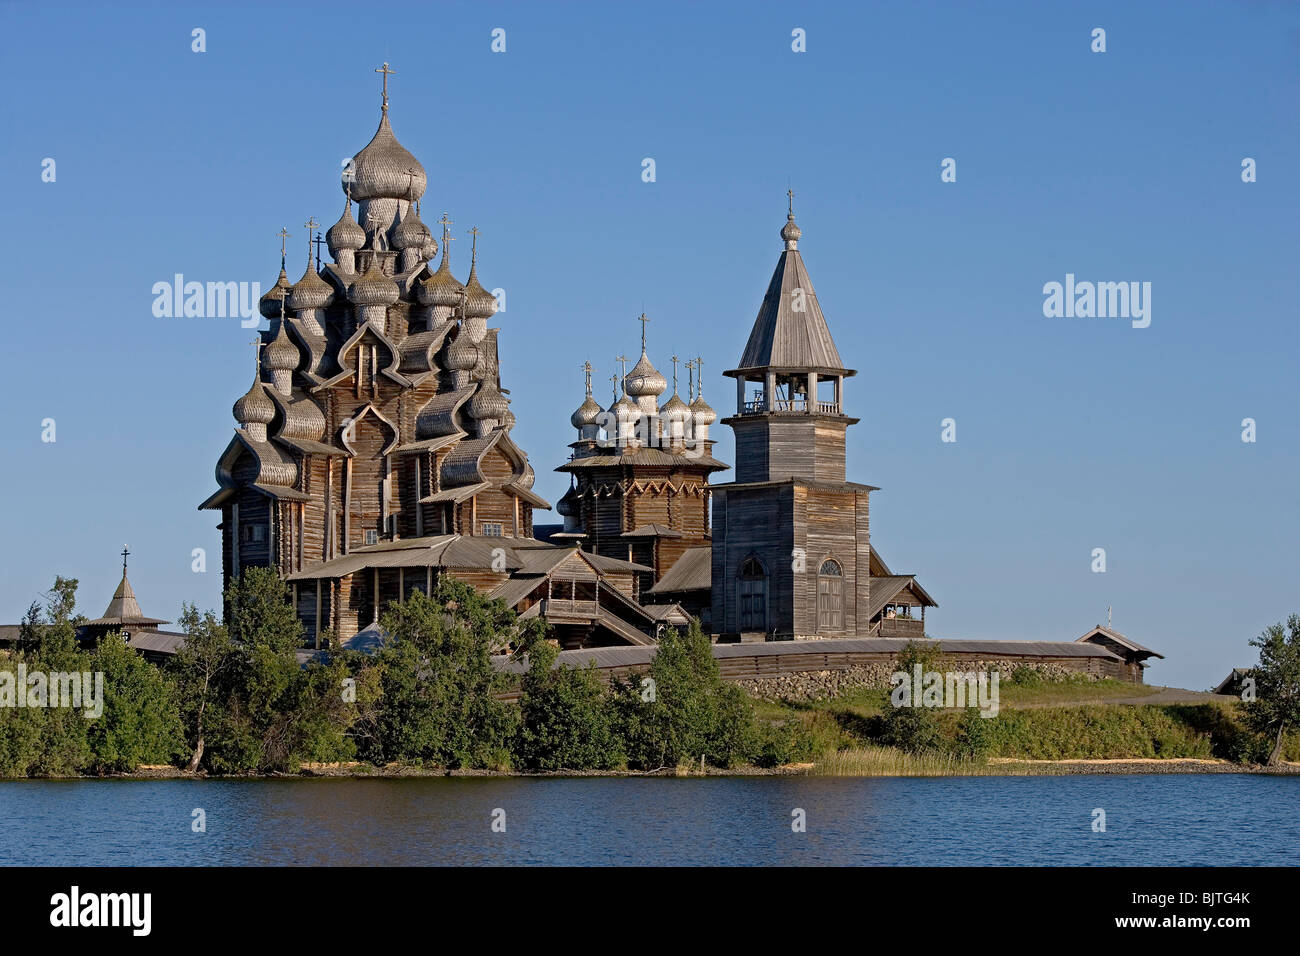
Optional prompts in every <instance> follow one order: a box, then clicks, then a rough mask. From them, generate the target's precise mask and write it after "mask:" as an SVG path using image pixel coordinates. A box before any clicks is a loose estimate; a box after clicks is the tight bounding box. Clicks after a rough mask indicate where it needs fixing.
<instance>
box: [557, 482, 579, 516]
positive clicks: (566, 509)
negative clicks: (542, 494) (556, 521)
mask: <svg viewBox="0 0 1300 956" xmlns="http://www.w3.org/2000/svg"><path fill="white" fill-rule="evenodd" d="M581 501H582V495H580V494H578V489H577V488H575V487H574V486H573V485H570V486H569V490H568V491H566V492H565V493H564V497H563V498H561V499H560V500H559V501H557V502H556V503H555V513H556V514H558V515H560V516H561V517H562V518H572V517H573V516H574V515H576V514H577V513H578V506H579V504H580V503H581Z"/></svg>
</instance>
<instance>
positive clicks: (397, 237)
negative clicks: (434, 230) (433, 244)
mask: <svg viewBox="0 0 1300 956" xmlns="http://www.w3.org/2000/svg"><path fill="white" fill-rule="evenodd" d="M429 238H430V235H429V227H428V226H426V225H425V224H424V223H422V222H421V221H420V214H419V213H418V212H417V211H416V209H415V206H414V205H409V206H407V207H406V215H405V216H403V217H402V221H401V222H399V223H398V224H397V228H396V229H394V230H393V248H394V249H396V250H397V251H398V252H402V251H404V250H406V249H420V250H423V249H424V246H425V243H427V242H428V240H429Z"/></svg>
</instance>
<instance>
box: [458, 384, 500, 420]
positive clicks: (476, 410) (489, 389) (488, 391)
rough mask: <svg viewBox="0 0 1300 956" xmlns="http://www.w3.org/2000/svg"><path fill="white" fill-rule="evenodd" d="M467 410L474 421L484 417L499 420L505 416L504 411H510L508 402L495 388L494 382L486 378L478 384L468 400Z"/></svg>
mask: <svg viewBox="0 0 1300 956" xmlns="http://www.w3.org/2000/svg"><path fill="white" fill-rule="evenodd" d="M468 411H469V417H470V418H472V419H474V420H475V421H482V420H483V419H485V418H494V419H496V420H498V421H500V420H501V419H504V418H505V417H506V412H508V411H510V404H509V403H508V402H507V401H506V397H505V396H504V395H502V394H501V392H500V391H498V390H497V387H496V384H495V383H493V382H492V380H491V379H488V380H487V381H485V382H483V383H481V384H480V385H479V387H478V391H477V392H475V393H474V397H473V398H471V399H470V400H469V408H468Z"/></svg>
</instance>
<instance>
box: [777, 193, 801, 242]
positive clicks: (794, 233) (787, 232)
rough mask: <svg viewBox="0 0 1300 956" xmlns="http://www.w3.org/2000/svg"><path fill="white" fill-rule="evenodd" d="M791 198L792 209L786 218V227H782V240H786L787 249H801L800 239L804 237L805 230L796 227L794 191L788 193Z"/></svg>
mask: <svg viewBox="0 0 1300 956" xmlns="http://www.w3.org/2000/svg"><path fill="white" fill-rule="evenodd" d="M787 195H788V196H789V197H790V208H789V211H788V212H787V213H786V216H785V225H784V226H782V227H781V238H782V239H784V240H785V247H786V248H787V249H797V248H799V237H800V236H802V235H803V230H802V229H800V228H799V227H798V226H796V225H795V222H794V191H793V190H791V191H790V192H788V193H787Z"/></svg>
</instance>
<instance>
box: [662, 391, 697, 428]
mask: <svg viewBox="0 0 1300 956" xmlns="http://www.w3.org/2000/svg"><path fill="white" fill-rule="evenodd" d="M659 417H660V418H662V419H664V421H667V422H681V423H682V424H685V423H686V422H687V421H689V420H690V417H691V406H689V405H687V404H686V403H685V402H683V401H682V399H681V396H680V395H678V394H677V393H676V392H673V397H672V398H670V399H668V401H666V402H664V404H663V407H662V408H660V409H659Z"/></svg>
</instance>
